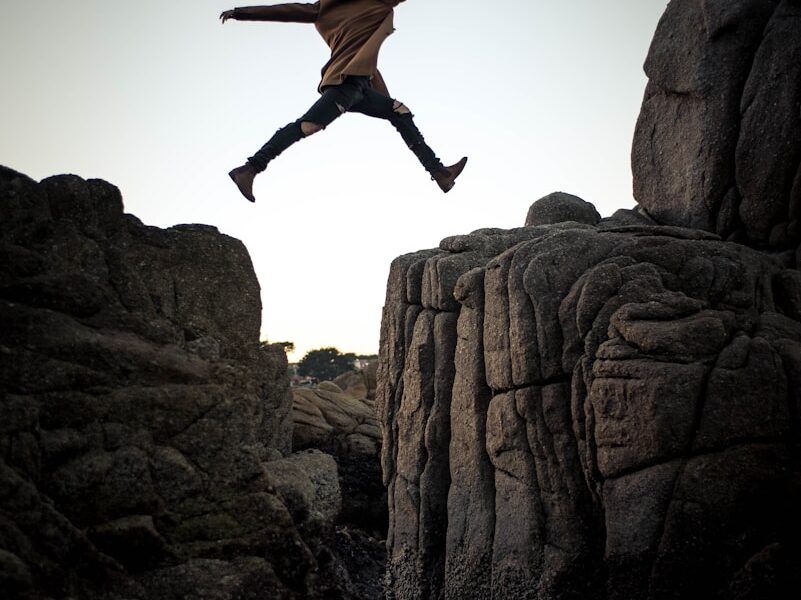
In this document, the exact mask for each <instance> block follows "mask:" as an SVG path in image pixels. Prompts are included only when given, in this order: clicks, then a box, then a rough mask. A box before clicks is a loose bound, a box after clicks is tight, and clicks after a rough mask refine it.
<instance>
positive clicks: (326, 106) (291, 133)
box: [248, 76, 442, 174]
mask: <svg viewBox="0 0 801 600" xmlns="http://www.w3.org/2000/svg"><path fill="white" fill-rule="evenodd" d="M402 106H403V105H402V104H400V103H399V102H396V101H395V100H393V99H392V98H389V97H388V96H385V95H384V94H382V93H380V92H377V91H375V90H374V89H373V88H371V87H370V79H369V77H355V76H348V77H347V78H346V79H345V81H344V82H343V83H341V84H340V85H331V86H327V87H326V88H324V89H323V93H322V95H321V96H320V98H319V99H318V100H317V102H315V103H314V104H313V105H312V107H311V108H310V109H309V110H308V111H307V112H306V114H304V115H303V116H302V117H301V118H300V119H298V120H297V121H294V122H293V123H290V124H288V125H287V126H285V127H282V128H281V129H279V130H278V131H276V132H275V134H274V135H273V137H271V138H270V140H269V141H268V142H267V143H266V144H264V146H262V147H261V149H260V150H259V151H258V152H256V154H254V155H253V156H251V157H250V158H249V159H248V163H250V165H251V166H252V167H253V168H254V169H256V171H257V172H261V171H264V169H266V168H267V163H269V162H270V161H271V160H272V159H274V158H275V157H276V156H278V155H279V154H281V152H283V151H284V150H286V149H287V148H289V147H290V146H291V145H292V144H294V143H295V142H297V141H299V140H301V139H303V137H305V136H304V135H303V131H302V130H301V126H300V124H301V123H303V122H304V121H306V122H310V123H315V124H317V125H320V126H321V127H322V128H323V129H325V128H326V127H327V126H328V125H330V124H331V123H332V122H333V121H334V119H336V118H337V117H339V116H340V115H341V114H343V113H344V112H358V113H362V114H363V115H367V116H368V117H376V118H378V119H386V120H388V121H389V122H390V123H392V125H393V126H394V127H395V129H397V130H398V133H400V135H401V137H402V138H403V141H404V142H406V145H407V146H409V149H411V151H412V152H414V154H415V156H417V158H418V160H419V161H420V163H421V164H422V165H423V167H425V169H426V171H428V172H429V173H432V174H433V173H434V172H435V171H437V170H439V169H441V168H442V162H440V160H439V159H438V158H437V156H436V155H435V154H434V151H433V150H432V149H431V148H430V147H429V146H428V144H426V142H425V140H424V139H423V134H422V133H420V130H419V129H417V126H416V125H415V124H414V116H413V115H412V113H410V112H405V113H401V112H398V110H397V108H398V107H402ZM407 110H408V109H407Z"/></svg>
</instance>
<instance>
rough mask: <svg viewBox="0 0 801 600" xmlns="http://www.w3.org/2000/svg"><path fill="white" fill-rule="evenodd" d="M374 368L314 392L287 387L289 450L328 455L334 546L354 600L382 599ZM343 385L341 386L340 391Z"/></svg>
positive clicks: (383, 517) (383, 527)
mask: <svg viewBox="0 0 801 600" xmlns="http://www.w3.org/2000/svg"><path fill="white" fill-rule="evenodd" d="M375 370H376V369H375V367H369V368H368V369H365V370H361V371H353V372H350V373H346V374H344V375H341V376H339V377H337V378H336V380H335V381H336V382H337V383H334V382H331V381H324V382H322V383H321V384H319V385H318V386H316V387H314V388H292V395H293V407H292V415H293V421H294V429H293V446H294V447H295V448H296V449H304V448H314V449H319V450H322V451H324V452H326V453H329V454H331V455H332V456H333V457H334V460H335V461H336V464H337V471H338V474H339V488H340V490H341V497H342V507H341V510H340V512H339V514H338V515H337V519H336V524H335V538H334V540H333V542H332V543H333V545H334V549H335V551H336V553H337V554H338V556H339V557H340V558H341V560H342V562H343V563H344V566H345V568H346V569H347V572H348V574H349V581H350V582H351V583H352V587H353V592H354V595H353V597H354V598H359V599H363V600H379V598H383V597H384V586H383V573H384V565H385V562H386V543H385V540H386V533H387V494H386V490H385V488H384V485H383V482H382V478H381V464H380V461H379V452H380V449H381V431H380V429H379V427H378V421H377V419H376V417H375V399H374V394H375ZM340 385H341V386H343V387H344V389H343V387H340Z"/></svg>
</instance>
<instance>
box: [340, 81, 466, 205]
mask: <svg viewBox="0 0 801 600" xmlns="http://www.w3.org/2000/svg"><path fill="white" fill-rule="evenodd" d="M351 111H352V112H359V113H362V114H364V115H367V116H368V117H375V118H378V119H386V120H387V121H389V122H390V123H392V126H393V127H395V129H396V130H397V131H398V133H399V134H400V136H401V138H403V141H404V142H406V145H407V146H408V147H409V149H410V150H411V151H412V152H413V153H414V155H415V156H416V157H417V160H419V161H420V164H421V165H423V168H424V169H425V170H426V171H428V172H429V173H430V174H431V178H432V179H433V180H434V181H436V182H437V184H438V185H439V187H440V188H441V189H442V191H443V192H448V191H450V189H451V188H452V187H453V184H454V181H455V180H456V178H457V177H458V176H459V174H460V173H461V172H462V169H464V165H465V163H466V162H467V158H463V159H462V160H461V161H459V162H458V163H456V164H455V165H451V166H450V167H446V166H444V165H443V164H442V161H440V159H439V158H437V155H436V154H435V153H434V151H433V150H432V149H431V147H430V146H429V145H428V144H427V143H426V141H425V139H424V138H423V134H422V133H421V132H420V130H419V129H418V128H417V125H415V122H414V115H413V114H412V112H411V111H410V110H409V108H408V107H407V106H406V105H405V104H403V103H402V102H400V101H399V100H394V99H393V98H390V97H388V96H385V95H384V94H382V93H380V92H377V91H376V90H374V89H372V88H368V89H366V90H365V91H364V99H363V100H361V101H360V102H359V103H357V104H355V105H354V106H353V108H351Z"/></svg>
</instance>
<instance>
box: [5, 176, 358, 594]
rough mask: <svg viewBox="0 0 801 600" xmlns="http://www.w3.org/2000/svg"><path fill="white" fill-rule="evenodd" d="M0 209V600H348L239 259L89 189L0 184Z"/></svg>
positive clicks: (203, 230) (323, 463)
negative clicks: (328, 599) (294, 449)
mask: <svg viewBox="0 0 801 600" xmlns="http://www.w3.org/2000/svg"><path fill="white" fill-rule="evenodd" d="M0 203H1V204H2V211H1V212H0V255H1V256H2V260H0V331H2V335H1V336H0V353H1V355H2V360H0V394H2V396H1V397H0V589H2V590H3V593H2V595H3V597H5V598H30V599H38V598H65V597H80V598H90V599H91V598H103V599H105V598H108V599H115V598H120V599H122V598H125V599H127V600H132V599H139V598H141V599H146V598H187V597H199V596H202V597H204V598H298V599H300V598H314V597H318V596H319V597H323V596H326V595H330V594H333V593H336V594H339V595H340V596H342V597H351V596H348V594H349V593H350V592H349V590H350V587H349V585H350V584H349V582H348V577H347V573H344V574H343V573H342V569H341V566H340V564H339V562H338V561H337V559H336V557H334V556H333V554H332V551H330V550H329V549H328V548H327V547H326V545H325V544H326V543H327V542H326V539H327V536H328V534H329V532H330V530H331V528H332V526H333V523H334V521H335V519H336V518H337V515H338V514H339V508H340V503H341V496H340V488H339V485H338V475H337V469H336V464H335V462H334V460H333V458H332V457H331V456H329V455H327V454H323V453H322V452H319V451H316V450H309V451H305V452H301V453H297V454H290V450H291V438H292V424H291V395H290V394H289V387H288V378H287V372H286V371H287V365H286V357H285V355H284V352H283V350H282V349H281V348H280V347H271V346H265V345H261V344H260V343H259V338H258V335H259V326H260V319H261V301H260V295H259V294H260V290H259V284H258V282H257V280H256V277H255V274H254V272H253V268H252V265H251V262H250V258H249V256H248V253H247V251H246V250H245V248H244V246H243V245H242V244H241V243H240V242H239V241H237V240H234V239H232V238H229V237H227V236H224V235H221V234H220V233H219V232H218V231H217V230H216V229H214V228H213V227H207V226H199V225H189V226H178V227H173V228H170V229H168V230H161V229H157V228H154V227H146V226H144V225H143V224H142V223H141V222H139V221H138V220H137V219H136V218H135V217H133V216H131V215H128V214H124V213H123V206H122V199H121V196H120V193H119V191H118V190H117V189H116V188H115V187H114V186H112V185H110V184H108V183H106V182H104V181H100V180H89V181H84V180H83V179H80V178H78V177H75V176H57V177H52V178H49V179H45V180H43V181H42V182H41V183H36V182H34V181H32V180H31V179H29V178H27V177H25V176H24V175H21V174H19V173H17V172H14V171H12V170H10V169H7V168H0Z"/></svg>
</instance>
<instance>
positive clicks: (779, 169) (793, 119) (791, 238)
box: [632, 0, 801, 249]
mask: <svg viewBox="0 0 801 600" xmlns="http://www.w3.org/2000/svg"><path fill="white" fill-rule="evenodd" d="M645 72H646V74H647V75H648V78H649V83H648V87H647V88H646V91H645V98H644V100H643V105H642V112H641V113H640V117H639V121H638V123H637V127H636V132H635V135H634V145H633V149H632V169H633V174H634V194H635V197H636V199H637V201H638V202H639V204H640V206H641V207H643V208H644V209H645V210H646V211H647V212H648V214H650V216H651V217H653V218H654V219H656V220H657V221H658V222H659V223H661V224H665V225H679V226H684V227H694V228H700V229H704V230H707V231H712V232H716V233H718V234H720V235H721V236H722V237H724V239H729V238H731V239H735V240H738V241H747V242H748V243H749V244H752V245H759V246H768V245H769V246H771V247H775V248H790V249H795V248H797V247H798V245H799V242H801V225H799V211H801V138H799V136H798V131H799V130H800V129H801V85H799V81H801V4H799V2H798V0H782V1H780V2H779V1H777V0H672V1H671V2H670V4H669V5H668V7H667V10H666V11H665V14H664V16H663V17H662V19H661V21H660V22H659V26H658V28H657V31H656V35H655V36H654V40H653V43H652V45H651V49H650V52H649V54H648V58H647V60H646V62H645Z"/></svg>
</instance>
